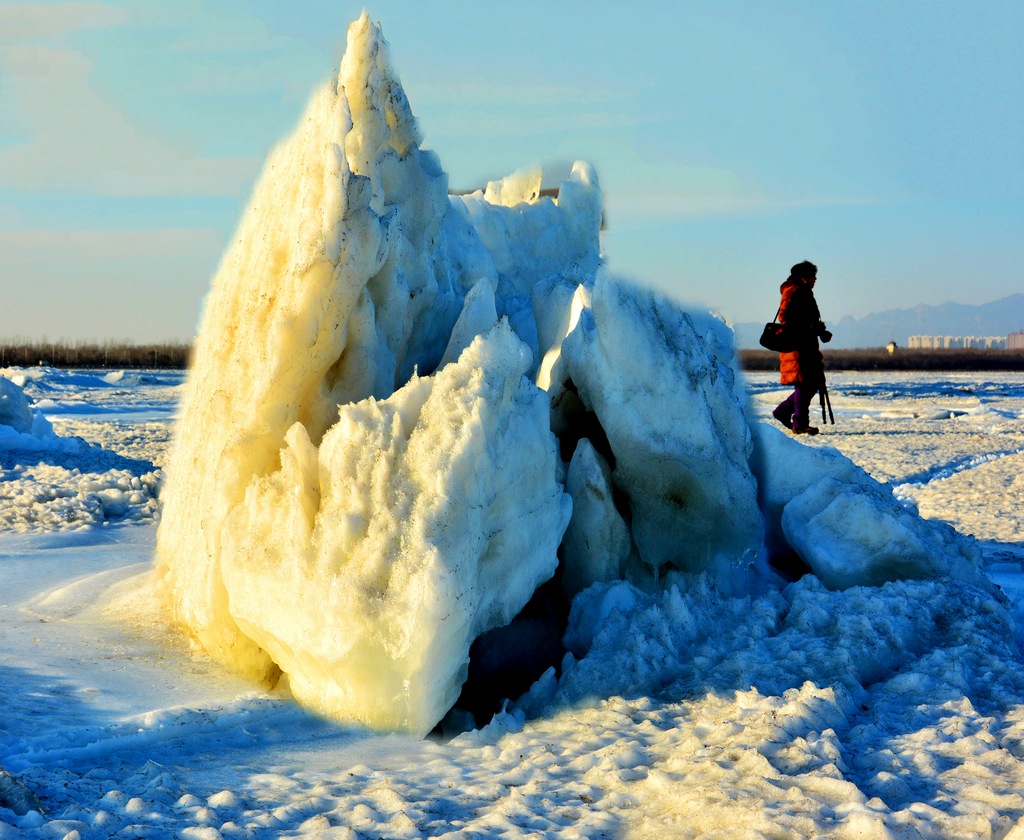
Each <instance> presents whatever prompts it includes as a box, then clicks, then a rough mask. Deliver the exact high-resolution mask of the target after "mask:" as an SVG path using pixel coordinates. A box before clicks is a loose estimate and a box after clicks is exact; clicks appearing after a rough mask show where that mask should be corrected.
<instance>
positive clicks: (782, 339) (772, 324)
mask: <svg viewBox="0 0 1024 840" xmlns="http://www.w3.org/2000/svg"><path fill="white" fill-rule="evenodd" d="M779 312H782V307H781V306H780V307H779V311H778V312H776V313H775V318H774V320H772V321H769V322H768V323H767V324H765V325H764V330H763V331H762V333H761V339H760V341H759V342H758V343H759V344H760V345H761V346H762V347H764V348H765V349H766V350H773V351H774V352H776V353H790V352H792V351H793V350H796V342H794V341H793V336H792V334H791V333H790V331H789V330H788V329H786V326H785V324H780V323H779Z"/></svg>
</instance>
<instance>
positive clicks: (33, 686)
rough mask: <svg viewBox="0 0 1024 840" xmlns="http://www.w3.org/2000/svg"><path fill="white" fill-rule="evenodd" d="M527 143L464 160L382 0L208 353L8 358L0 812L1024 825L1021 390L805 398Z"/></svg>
mask: <svg viewBox="0 0 1024 840" xmlns="http://www.w3.org/2000/svg"><path fill="white" fill-rule="evenodd" d="M542 181H543V176H542V173H541V172H540V171H539V170H535V169H527V170H523V171H520V172H518V173H515V174H513V175H511V176H509V177H507V178H506V179H504V180H502V181H498V182H493V183H490V184H488V185H487V188H486V189H485V190H480V191H478V192H476V193H473V194H471V195H466V196H449V195H448V182H447V176H446V175H445V173H444V170H443V168H442V167H441V164H440V161H439V160H438V159H437V156H436V155H435V154H433V153H432V152H430V151H429V150H426V149H423V148H421V147H420V133H419V130H418V128H417V124H416V120H415V117H414V116H413V113H412V109H411V106H410V103H409V102H408V100H407V99H406V97H405V94H404V92H403V89H402V86H401V83H400V81H399V80H398V77H397V75H396V74H395V73H394V69H393V67H392V65H391V63H390V58H389V55H388V47H387V43H386V41H384V39H383V35H382V32H381V30H380V28H379V26H377V25H375V24H373V23H372V22H371V21H370V19H369V17H368V15H366V14H365V13H364V15H363V16H362V17H361V18H360V20H358V21H356V22H355V23H354V24H353V25H352V26H351V27H350V28H349V38H348V45H347V48H346V51H345V56H344V58H343V60H342V62H341V67H340V70H339V72H338V74H337V77H336V78H333V79H330V80H329V81H327V82H325V83H324V84H323V85H321V86H320V87H318V88H317V90H316V91H314V93H313V95H312V97H311V99H310V101H309V105H308V106H307V111H306V113H305V114H304V115H303V117H302V119H301V120H300V121H299V124H298V126H297V127H296V129H295V130H294V131H293V132H292V133H291V134H290V135H289V136H288V137H287V138H285V139H284V140H283V141H282V142H281V144H280V145H279V146H278V147H277V148H276V149H274V150H273V152H272V153H271V155H270V156H269V158H268V161H267V164H266V166H265V168H264V171H263V173H262V175H261V177H260V179H259V181H258V182H257V184H256V186H255V188H254V191H253V195H252V198H251V200H250V204H249V206H248V208H247V210H246V211H245V214H244V215H243V217H242V219H241V221H240V223H239V227H238V231H237V233H236V235H235V236H234V237H233V238H232V241H231V244H230V245H229V247H228V250H227V252H226V253H225V255H224V257H223V259H222V260H221V263H220V266H219V268H218V269H217V272H216V274H215V275H214V278H213V280H212V283H211V289H210V293H209V295H208V296H207V298H206V300H205V303H204V307H203V317H202V322H201V324H200V328H199V334H198V337H197V340H196V343H195V347H194V353H193V359H192V368H191V370H190V372H189V376H188V379H187V382H185V381H183V380H182V377H181V376H180V375H176V374H166V373H160V372H152V373H142V374H127V373H123V372H119V371H110V372H101V373H82V372H74V373H66V372H64V373H62V372H58V371H51V370H47V369H42V368H41V369H37V370H32V371H20V370H13V371H8V372H6V373H5V375H4V376H3V377H0V456H2V459H3V460H2V462H0V464H2V469H3V476H4V479H5V480H4V482H3V487H4V491H3V492H4V495H5V498H4V513H3V516H4V519H3V522H2V523H0V524H2V525H3V526H4V530H3V531H2V532H0V571H2V573H3V587H2V590H0V591H2V596H0V600H2V602H3V603H2V605H0V623H2V626H3V630H4V633H3V642H2V644H3V660H2V661H3V663H4V664H3V666H2V667H3V669H4V674H3V676H4V677H5V680H4V685H5V686H6V687H7V688H6V694H7V696H6V697H5V703H4V719H3V727H2V740H0V763H2V767H3V768H4V769H3V772H2V773H0V806H2V807H3V809H4V810H3V811H0V819H2V820H3V825H2V830H0V837H2V836H4V835H13V836H24V835H28V836H71V837H75V836H78V837H84V836H107V835H111V834H120V835H122V836H127V837H133V836H146V835H154V836H166V835H173V834H177V835H180V836H197V837H218V836H221V837H223V836H252V837H256V836H280V835H283V834H290V833H294V834H331V835H336V836H366V837H382V836H386V837H421V836H448V837H467V836H480V837H491V836H502V835H504V836H560V837H561V836H564V837H574V836H578V837H598V836H603V837H618V836H636V837H651V836H671V837H678V836H686V835H707V834H714V833H715V832H722V833H725V834H743V833H746V834H752V835H755V836H762V835H768V836H793V835H802V836H811V835H818V834H835V835H839V836H843V835H845V836H857V837H865V836H880V837H887V836H901V835H903V836H993V835H994V836H1005V835H1011V834H1013V835H1022V834H1024V819H1022V817H1024V794H1022V793H1021V791H1022V790H1024V761H1022V759H1024V705H1022V703H1024V674H1022V669H1021V667H1020V666H1021V654H1020V651H1021V642H1022V641H1024V633H1022V630H1021V628H1022V626H1024V621H1022V611H1021V592H1022V587H1021V584H1020V581H1021V578H1022V576H1024V575H1022V570H1021V545H1020V541H1019V535H1018V525H1017V522H1018V520H1017V519H1016V508H1017V507H1018V506H1017V505H1015V504H1014V499H1009V498H1008V497H1016V496H1018V495H1019V493H1020V490H1021V487H1020V484H1019V482H1018V479H1017V476H1018V475H1019V470H1018V469H1017V467H1018V461H1019V458H1020V457H1021V451H1022V447H1021V423H1022V420H1024V412H1022V405H1021V395H1020V388H1019V387H1018V386H1017V385H1016V384H1015V383H1014V382H1013V380H1012V379H1011V378H1009V377H1006V378H1002V379H1000V378H998V377H995V378H991V379H988V378H986V380H985V381H983V382H977V381H975V379H974V378H970V377H960V378H958V377H948V378H946V379H943V380H938V379H927V378H921V379H919V380H915V379H908V378H905V377H904V378H888V377H877V378H873V379H863V378H861V379H858V378H857V377H845V378H843V377H836V381H835V382H833V383H832V386H833V402H834V404H835V407H836V409H837V414H838V419H839V425H838V426H836V427H835V428H832V427H830V428H829V429H828V431H827V433H826V434H823V435H822V436H821V437H820V438H819V439H817V440H813V441H803V440H800V439H796V438H794V437H792V436H790V435H787V434H786V433H785V432H784V431H782V430H781V429H779V428H777V427H776V425H775V424H774V423H773V422H762V421H761V420H760V419H759V418H760V417H764V416H766V414H767V413H768V412H769V411H770V409H771V406H772V405H773V404H774V403H775V402H777V401H778V400H779V398H780V397H781V393H780V392H779V389H778V388H777V387H776V386H774V385H773V384H771V383H770V382H768V380H766V379H763V378H757V379H752V380H750V381H749V382H748V381H747V380H746V379H745V378H744V377H743V375H742V374H741V372H740V370H739V368H738V366H737V362H736V358H735V353H734V350H733V341H732V333H731V331H730V330H729V329H728V327H727V326H726V325H725V324H724V323H723V322H722V321H721V320H720V319H718V318H716V317H713V316H712V315H711V314H710V313H707V312H702V311H696V310H684V309H682V308H681V307H680V306H679V305H678V304H676V303H675V302H673V301H671V300H669V299H667V298H666V297H664V296H663V295H660V294H657V293H655V292H653V291H651V290H649V289H645V288H644V287H643V286H641V285H637V284H634V283H632V282H629V281H627V280H624V279H622V278H618V277H614V276H612V275H611V274H610V273H609V272H608V271H607V269H606V268H605V260H604V257H603V255H602V253H601V235H600V229H601V220H602V215H603V213H602V208H603V198H602V194H601V190H600V186H599V183H598V178H597V173H596V172H595V171H594V169H593V168H592V167H591V166H589V165H588V164H587V163H585V162H582V161H579V162H577V163H576V164H575V165H574V166H573V168H572V171H571V173H570V174H569V176H568V177H567V178H566V179H565V180H564V181H563V183H562V184H561V186H560V187H559V189H558V192H557V197H556V198H554V199H552V198H549V197H542V196H541V184H542ZM172 426H173V429H174V431H173V441H174V442H173V445H170V440H171V438H172V432H171V429H172ZM844 452H845V453H846V454H843V453H844ZM858 464H861V465H863V466H858ZM979 500H980V502H981V505H979V504H978V502H979ZM990 502H991V504H989V503H990ZM919 511H920V512H921V513H923V514H924V516H921V515H920V514H919ZM946 520H948V521H946ZM954 526H955V527H954ZM957 529H959V530H957ZM388 732H390V733H392V734H390V735H389V734H382V733H388Z"/></svg>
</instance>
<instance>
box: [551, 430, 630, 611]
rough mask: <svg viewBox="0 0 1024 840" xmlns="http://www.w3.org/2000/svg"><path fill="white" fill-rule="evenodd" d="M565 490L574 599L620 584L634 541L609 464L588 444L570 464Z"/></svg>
mask: <svg viewBox="0 0 1024 840" xmlns="http://www.w3.org/2000/svg"><path fill="white" fill-rule="evenodd" d="M565 489H566V491H568V493H569V495H570V496H571V497H572V519H571V520H570V522H569V528H568V530H567V531H566V533H565V539H564V541H563V545H562V562H563V570H562V585H563V586H564V588H565V591H566V593H567V594H568V595H569V596H570V597H572V596H573V595H575V594H576V593H577V592H581V591H582V590H584V589H586V588H587V587H588V586H590V585H591V584H593V583H596V582H598V581H607V580H618V579H619V578H621V577H622V572H623V570H624V569H625V567H626V561H627V559H629V551H630V548H631V547H632V544H633V541H632V539H631V538H630V535H629V527H628V526H627V525H626V523H625V522H624V521H623V519H622V516H621V515H620V514H619V512H618V511H617V510H616V509H615V503H614V500H613V493H614V490H613V488H612V482H611V470H610V469H609V468H608V463H607V462H606V461H605V460H604V458H602V457H601V456H600V455H599V454H598V453H597V452H596V451H595V449H594V447H593V445H592V444H591V443H590V441H589V440H587V439H586V438H584V439H582V440H581V441H580V442H579V444H578V445H577V447H576V452H575V453H574V454H573V456H572V461H571V462H570V463H569V471H568V473H567V475H566V482H565Z"/></svg>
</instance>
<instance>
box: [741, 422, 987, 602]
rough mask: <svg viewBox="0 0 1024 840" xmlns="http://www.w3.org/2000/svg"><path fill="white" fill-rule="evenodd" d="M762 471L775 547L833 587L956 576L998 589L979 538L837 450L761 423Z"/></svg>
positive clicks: (757, 432) (758, 431) (757, 427)
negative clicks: (905, 499)
mask: <svg viewBox="0 0 1024 840" xmlns="http://www.w3.org/2000/svg"><path fill="white" fill-rule="evenodd" d="M755 435H756V439H757V443H758V447H757V448H758V458H757V463H758V465H759V466H758V477H759V480H760V485H761V493H762V499H763V504H764V509H765V513H766V517H767V520H768V523H769V524H768V532H769V534H770V535H772V539H773V541H774V546H772V547H773V548H774V550H775V551H776V552H778V551H780V550H785V548H786V547H788V548H791V549H792V550H794V551H796V553H797V554H798V555H799V556H800V558H801V559H802V560H803V561H804V562H805V563H806V564H807V565H808V566H809V567H810V569H811V571H813V572H814V574H815V575H817V576H818V577H819V578H820V579H821V580H822V582H823V583H824V584H825V585H826V586H829V587H830V588H833V589H845V588H847V587H850V586H878V585H880V584H882V583H884V582H886V581H893V580H904V579H913V578H934V577H940V576H950V577H953V578H956V579H958V580H962V581H965V582H968V583H972V584H974V585H975V586H980V587H983V588H986V589H989V590H990V591H991V590H992V584H991V582H990V581H988V579H987V578H986V577H985V575H984V574H983V573H982V571H981V551H980V549H979V548H978V546H977V544H976V543H975V542H974V540H973V539H971V538H969V537H964V536H962V535H961V534H958V533H957V532H956V531H955V530H953V528H951V527H950V526H949V525H946V524H944V523H941V522H935V521H932V520H927V519H922V518H921V517H920V516H918V515H917V513H916V512H915V511H912V510H908V509H907V508H905V507H903V506H901V505H900V504H899V502H898V501H897V500H896V498H895V497H894V496H893V494H892V489H891V488H890V487H889V486H888V485H885V484H880V483H879V482H877V481H875V479H873V478H871V477H870V476H869V475H868V474H867V473H866V472H864V470H862V469H861V468H860V467H858V466H857V465H856V464H854V463H853V462H852V461H850V460H849V459H848V458H847V457H846V456H844V455H841V454H840V453H839V452H837V451H836V450H833V449H827V448H818V447H809V446H803V445H802V444H800V443H799V442H797V441H795V440H793V439H791V438H789V437H787V436H786V435H784V434H783V433H782V432H780V431H779V430H778V429H775V428H772V427H771V426H769V425H767V424H766V423H758V424H755Z"/></svg>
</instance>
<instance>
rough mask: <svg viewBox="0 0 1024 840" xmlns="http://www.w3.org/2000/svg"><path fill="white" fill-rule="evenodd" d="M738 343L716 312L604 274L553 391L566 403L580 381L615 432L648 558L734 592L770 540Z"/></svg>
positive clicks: (641, 548)
mask: <svg viewBox="0 0 1024 840" xmlns="http://www.w3.org/2000/svg"><path fill="white" fill-rule="evenodd" d="M571 320H572V319H570V322H571ZM731 341H732V338H731V333H730V331H729V330H728V328H727V327H725V325H724V324H722V323H721V322H720V321H717V320H715V319H714V318H712V317H711V316H709V315H707V314H703V315H702V314H695V313H687V312H684V311H682V310H681V309H680V308H679V307H678V306H676V305H675V304H673V303H672V302H671V301H669V300H667V299H666V298H664V297H662V296H660V295H659V294H657V293H656V292H653V291H650V290H646V289H641V288H639V287H636V286H633V285H631V284H628V283H623V282H618V281H615V280H612V279H611V278H609V277H608V276H607V275H605V274H604V273H603V272H599V273H598V276H597V279H596V282H595V283H594V288H593V293H592V300H591V304H590V305H589V306H587V307H585V308H583V309H582V312H581V315H580V316H579V318H578V323H577V325H576V327H575V328H574V329H572V331H571V332H570V333H569V335H568V336H567V337H566V339H565V340H564V341H563V343H562V348H561V359H560V360H559V362H558V365H557V370H556V371H555V372H554V373H553V376H554V377H555V380H554V382H553V383H552V385H551V389H552V391H553V398H554V399H555V400H556V401H557V400H559V399H561V400H562V401H563V404H564V403H567V402H569V398H568V397H566V396H565V395H564V391H565V389H567V388H569V387H570V384H571V387H572V388H573V389H574V390H575V392H576V393H578V395H579V399H580V400H581V401H582V404H583V407H584V408H585V409H586V410H587V411H589V412H592V413H593V414H594V415H595V416H596V419H597V421H598V422H599V424H600V427H601V429H602V430H603V432H604V434H605V435H607V442H608V447H609V449H610V453H611V455H612V457H613V458H614V467H613V475H614V481H615V484H616V486H618V487H619V488H620V489H621V490H622V492H623V493H624V494H625V495H626V496H627V497H628V499H629V510H630V514H631V519H632V525H631V527H632V533H633V540H634V543H635V545H636V548H637V552H638V556H639V559H640V561H642V563H643V564H644V565H645V566H646V567H647V568H648V570H650V571H655V572H656V571H658V570H659V569H663V567H664V569H665V570H671V569H674V570H677V571H680V572H685V573H691V574H692V573H702V572H704V573H708V574H709V575H711V576H712V577H713V578H714V579H715V580H716V581H717V582H718V583H719V584H720V585H722V586H723V588H725V589H728V588H730V587H731V585H732V583H733V581H734V580H735V578H736V572H737V571H738V570H741V569H743V568H744V567H745V566H746V565H747V564H749V563H751V562H752V561H753V560H754V558H755V557H756V556H757V554H758V553H759V551H760V549H761V545H762V542H763V538H764V524H763V520H762V516H761V512H760V510H759V509H758V505H757V489H756V484H755V482H754V479H753V476H752V474H751V471H750V465H749V458H750V453H751V438H750V430H749V427H748V423H747V415H746V411H745V405H746V396H745V394H744V393H743V389H742V384H741V382H740V379H739V374H738V371H737V368H736V365H735V361H734V358H733V351H732V345H731Z"/></svg>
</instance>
